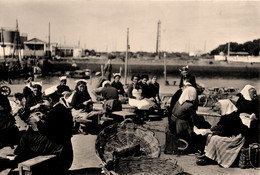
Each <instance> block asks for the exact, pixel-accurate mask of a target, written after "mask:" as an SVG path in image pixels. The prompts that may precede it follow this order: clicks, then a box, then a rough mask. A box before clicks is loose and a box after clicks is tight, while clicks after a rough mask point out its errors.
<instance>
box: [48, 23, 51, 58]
mask: <svg viewBox="0 0 260 175" xmlns="http://www.w3.org/2000/svg"><path fill="white" fill-rule="evenodd" d="M48 39H49V52H48V57H49V58H50V57H51V23H50V22H49V36H48Z"/></svg>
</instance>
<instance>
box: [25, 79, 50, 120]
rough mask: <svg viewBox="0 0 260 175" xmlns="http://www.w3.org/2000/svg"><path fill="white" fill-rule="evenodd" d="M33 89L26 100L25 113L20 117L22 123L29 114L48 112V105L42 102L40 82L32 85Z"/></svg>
mask: <svg viewBox="0 0 260 175" xmlns="http://www.w3.org/2000/svg"><path fill="white" fill-rule="evenodd" d="M32 87H33V89H32V90H33V93H31V94H30V95H29V96H28V97H27V98H26V102H25V113H24V115H23V116H22V117H21V119H23V120H24V121H26V120H27V119H28V118H29V116H30V114H32V113H34V112H42V113H46V112H47V110H48V106H49V104H48V103H47V101H44V100H43V96H42V84H41V83H40V82H34V83H33V84H32Z"/></svg>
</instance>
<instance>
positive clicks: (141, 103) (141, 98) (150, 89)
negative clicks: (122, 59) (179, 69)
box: [127, 75, 161, 111]
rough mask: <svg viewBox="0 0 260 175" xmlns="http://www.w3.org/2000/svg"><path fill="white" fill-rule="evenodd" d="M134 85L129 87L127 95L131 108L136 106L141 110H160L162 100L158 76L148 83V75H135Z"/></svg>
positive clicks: (133, 78)
mask: <svg viewBox="0 0 260 175" xmlns="http://www.w3.org/2000/svg"><path fill="white" fill-rule="evenodd" d="M131 80H132V83H131V84H130V85H129V87H128V91H127V95H128V98H129V99H128V101H129V105H130V106H135V107H137V108H138V109H139V110H150V109H153V110H155V111H158V110H159V109H160V104H161V99H160V97H159V89H160V86H159V83H157V82H156V80H157V78H156V76H153V77H152V79H151V81H150V82H149V83H148V80H149V77H148V75H142V76H141V77H140V76H139V75H133V76H132V79H131Z"/></svg>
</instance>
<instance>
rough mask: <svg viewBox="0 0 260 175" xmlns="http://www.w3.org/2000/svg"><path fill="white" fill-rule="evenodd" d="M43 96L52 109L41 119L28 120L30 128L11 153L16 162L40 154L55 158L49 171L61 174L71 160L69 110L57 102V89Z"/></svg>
mask: <svg viewBox="0 0 260 175" xmlns="http://www.w3.org/2000/svg"><path fill="white" fill-rule="evenodd" d="M45 94H46V96H47V99H48V100H49V101H50V104H51V106H52V109H51V110H50V112H49V113H48V114H47V115H46V116H44V117H39V116H34V117H31V118H30V125H31V127H30V128H29V129H28V130H27V132H26V133H24V134H23V135H22V137H21V140H20V143H19V144H18V146H17V148H16V149H15V151H14V153H15V155H17V157H16V158H15V163H16V164H17V163H19V162H22V161H25V160H28V159H30V158H33V157H37V156H40V155H56V156H57V157H56V161H55V162H53V163H52V164H50V165H51V166H52V167H51V168H52V172H55V173H54V174H64V173H65V172H66V171H68V169H69V168H70V166H71V164H72V160H73V150H72V144H71V137H72V128H73V122H72V116H71V112H70V109H68V108H66V107H65V106H63V105H62V104H61V103H60V102H59V95H58V94H57V92H56V89H47V90H46V91H45Z"/></svg>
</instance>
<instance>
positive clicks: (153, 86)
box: [149, 76, 161, 106]
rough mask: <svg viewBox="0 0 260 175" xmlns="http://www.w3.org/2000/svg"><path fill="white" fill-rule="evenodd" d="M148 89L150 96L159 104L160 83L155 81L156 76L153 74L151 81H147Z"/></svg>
mask: <svg viewBox="0 0 260 175" xmlns="http://www.w3.org/2000/svg"><path fill="white" fill-rule="evenodd" d="M149 91H150V95H151V97H152V98H154V100H155V102H156V104H157V105H158V106H160V104H161V98H160V95H159V91H160V84H159V83H158V82H157V77H156V76H153V77H152V79H151V82H150V83H149Z"/></svg>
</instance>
